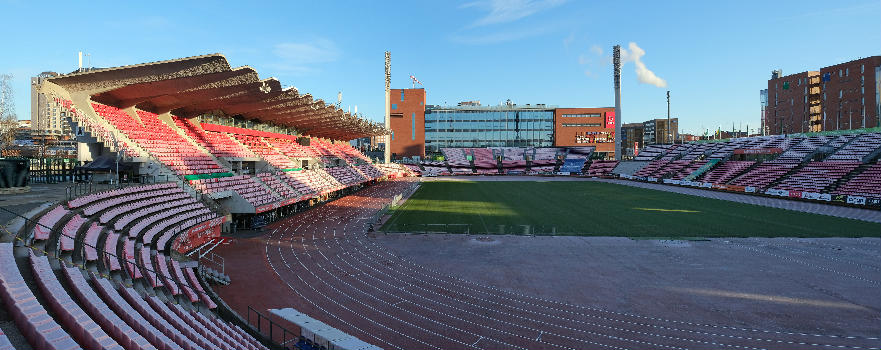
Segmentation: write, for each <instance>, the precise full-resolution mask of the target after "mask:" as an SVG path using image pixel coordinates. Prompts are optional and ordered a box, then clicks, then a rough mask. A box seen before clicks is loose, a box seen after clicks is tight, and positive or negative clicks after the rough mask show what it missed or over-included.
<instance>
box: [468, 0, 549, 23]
mask: <svg viewBox="0 0 881 350" xmlns="http://www.w3.org/2000/svg"><path fill="white" fill-rule="evenodd" d="M564 2H566V1H565V0H483V1H475V2H470V3H466V4H464V5H462V6H459V8H471V7H476V8H481V9H484V10H488V11H489V13H488V14H487V15H486V16H484V17H483V18H481V19H478V20H477V21H475V22H474V23H472V24H471V27H479V26H484V25H490V24H498V23H507V22H513V21H516V20H519V19H522V18H525V17H528V16H531V15H533V14H535V13H538V12H541V11H544V10H546V9H549V8H553V7H556V6H559V5H561V4H563V3H564Z"/></svg>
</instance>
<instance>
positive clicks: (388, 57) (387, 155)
mask: <svg viewBox="0 0 881 350" xmlns="http://www.w3.org/2000/svg"><path fill="white" fill-rule="evenodd" d="M391 62H392V54H391V52H388V51H386V52H385V128H386V129H387V130H390V129H391V128H392V126H391V119H390V117H391V116H390V113H391V111H390V110H389V108H390V107H389V104H390V103H391V102H392V95H391V80H392V71H391ZM356 108H357V107H356ZM384 139H385V151H383V152H382V153H383V155H382V156H383V162H384V163H386V164H388V163H390V162H391V158H392V150H391V148H392V136H391V135H385V137H384Z"/></svg>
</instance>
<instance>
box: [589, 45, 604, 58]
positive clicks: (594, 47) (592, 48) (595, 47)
mask: <svg viewBox="0 0 881 350" xmlns="http://www.w3.org/2000/svg"><path fill="white" fill-rule="evenodd" d="M590 52H593V53H594V54H595V55H597V56H602V55H603V48H602V47H600V46H599V45H591V46H590Z"/></svg>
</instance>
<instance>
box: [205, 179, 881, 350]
mask: <svg viewBox="0 0 881 350" xmlns="http://www.w3.org/2000/svg"><path fill="white" fill-rule="evenodd" d="M410 181H416V180H415V179H398V180H393V181H387V182H383V183H379V184H376V185H373V186H371V187H369V188H366V189H364V190H362V191H360V192H358V193H355V194H353V195H349V196H346V197H344V198H340V199H338V200H335V201H333V202H329V203H326V204H324V205H322V206H319V207H316V208H313V209H311V210H308V211H305V212H302V213H298V214H297V215H294V216H292V217H290V218H287V219H285V220H282V221H280V222H277V223H275V224H273V225H271V226H269V227H267V228H265V231H266V232H267V233H266V234H264V235H263V236H261V237H256V238H251V239H236V240H235V241H234V242H233V243H232V244H229V245H226V246H222V247H219V248H218V249H217V250H216V251H217V252H218V254H220V255H221V256H223V257H224V259H225V263H226V264H225V265H226V272H227V273H228V274H229V275H230V277H231V278H232V283H231V284H230V285H229V286H225V287H217V288H215V290H216V291H217V292H218V294H219V295H220V296H221V297H222V298H223V299H224V300H225V301H226V302H227V303H228V304H229V305H230V306H231V307H233V308H234V309H235V310H236V311H237V312H239V313H240V314H241V315H243V316H244V315H245V314H246V313H247V307H248V306H251V307H253V308H255V309H257V310H261V312H263V313H264V314H266V313H267V312H266V310H267V309H271V308H284V307H293V308H296V309H298V310H300V311H303V312H306V313H308V314H309V315H311V316H312V317H314V318H317V319H319V320H321V321H323V322H326V323H328V324H330V325H332V326H334V327H336V328H339V329H340V330H342V331H344V332H347V333H349V334H351V335H353V336H355V337H358V338H359V339H361V340H364V341H366V342H369V343H371V344H374V345H377V346H380V347H382V348H384V349H458V348H477V349H584V348H592V349H596V348H607V349H632V348H655V349H723V348H729V349H777V348H787V349H830V348H840V349H867V348H877V347H878V345H877V344H878V343H879V341H878V339H877V338H874V337H843V336H838V335H834V334H808V333H801V332H785V331H781V330H776V329H753V328H749V327H743V326H727V325H723V324H701V323H693V322H689V321H688V319H687V318H686V317H685V315H678V316H679V317H672V316H671V317H668V316H664V317H654V316H653V315H639V314H632V313H623V312H615V311H613V310H603V309H598V308H594V307H590V306H581V305H571V304H567V303H562V302H559V301H554V300H547V299H543V298H542V297H541V296H532V295H526V294H524V293H518V292H512V291H507V290H502V289H499V288H498V287H494V286H490V285H484V284H481V282H480V281H466V280H463V279H461V278H458V277H456V276H455V275H456V273H455V271H439V270H438V269H439V268H442V265H441V264H440V263H441V262H442V261H443V260H442V259H443V257H438V260H437V261H438V264H437V265H431V266H427V265H419V264H415V263H413V262H411V261H409V260H407V259H403V258H401V257H399V256H396V255H395V254H393V253H392V252H391V251H389V250H388V249H384V248H383V247H382V246H379V245H377V244H376V242H375V241H374V240H371V239H370V238H369V237H368V236H367V233H366V226H365V225H366V222H367V220H368V219H369V218H370V216H371V215H372V214H373V213H375V212H376V210H378V209H379V208H381V207H382V206H383V205H385V204H387V203H389V202H390V200H391V198H392V197H394V196H395V195H396V194H399V193H401V192H403V191H404V190H405V189H406V188H407V187H408V186H409V184H410Z"/></svg>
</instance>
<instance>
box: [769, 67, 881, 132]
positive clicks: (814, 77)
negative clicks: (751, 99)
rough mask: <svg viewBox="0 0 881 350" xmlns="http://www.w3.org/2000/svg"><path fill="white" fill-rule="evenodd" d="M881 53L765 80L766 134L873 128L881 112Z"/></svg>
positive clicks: (773, 76) (776, 74)
mask: <svg viewBox="0 0 881 350" xmlns="http://www.w3.org/2000/svg"><path fill="white" fill-rule="evenodd" d="M879 84H881V56H872V57H867V58H862V59H858V60H854V61H850V62H845V63H841V64H837V65H834V66H829V67H823V68H820V70H819V71H808V72H802V73H797V74H791V75H787V76H782V74H780V73H779V71H777V72H775V73H774V74H772V77H771V79H770V80H768V102H767V104H768V105H767V107H766V108H765V114H764V116H763V117H764V118H765V120H764V122H765V128H766V130H767V132H768V133H769V134H772V135H779V134H791V133H800V132H818V131H827V130H848V129H860V128H873V127H878V126H881V125H879V117H881V95H879V90H881V88H879Z"/></svg>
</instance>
